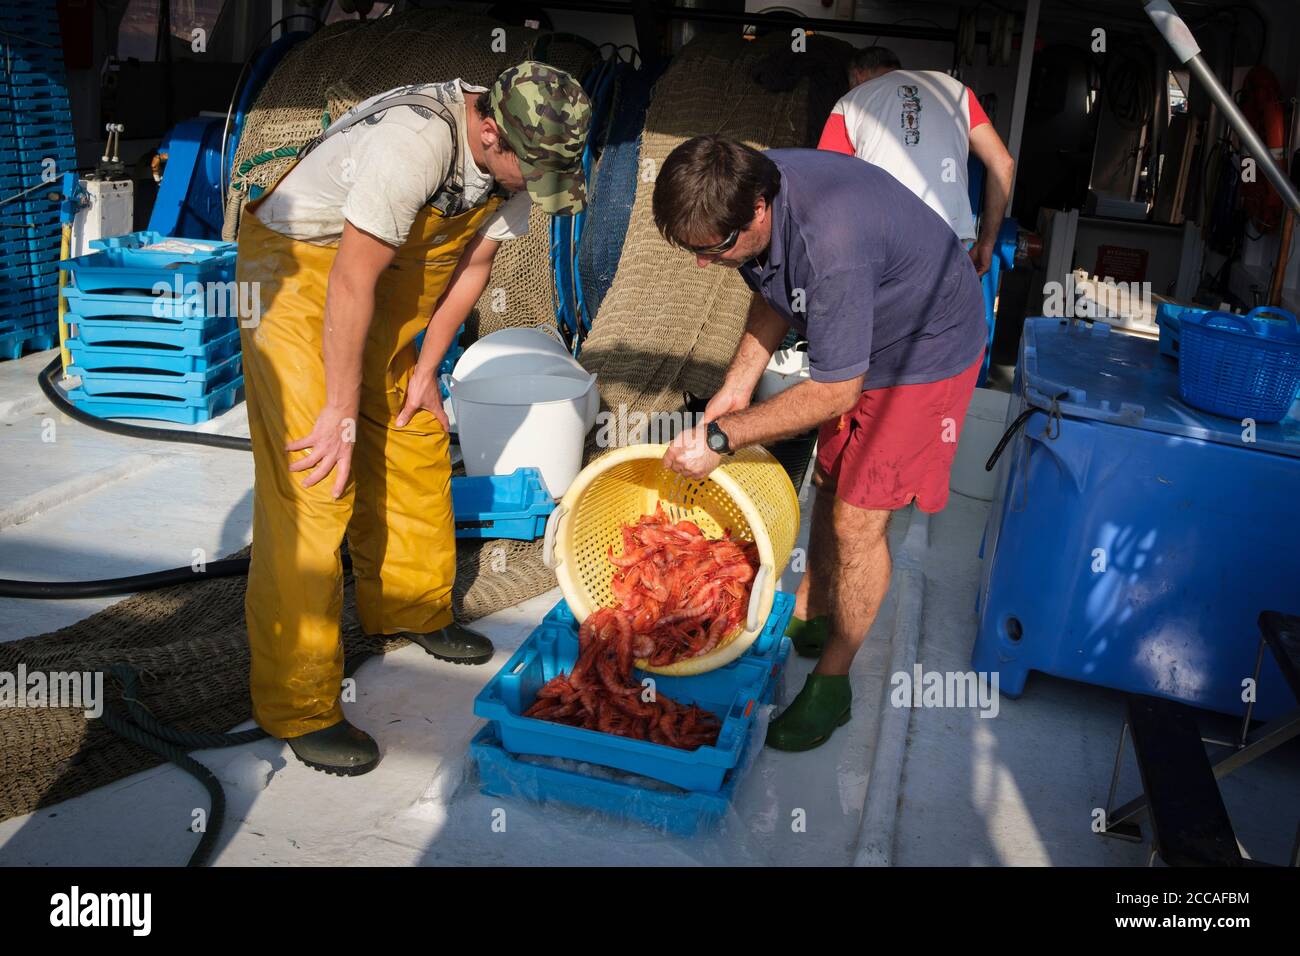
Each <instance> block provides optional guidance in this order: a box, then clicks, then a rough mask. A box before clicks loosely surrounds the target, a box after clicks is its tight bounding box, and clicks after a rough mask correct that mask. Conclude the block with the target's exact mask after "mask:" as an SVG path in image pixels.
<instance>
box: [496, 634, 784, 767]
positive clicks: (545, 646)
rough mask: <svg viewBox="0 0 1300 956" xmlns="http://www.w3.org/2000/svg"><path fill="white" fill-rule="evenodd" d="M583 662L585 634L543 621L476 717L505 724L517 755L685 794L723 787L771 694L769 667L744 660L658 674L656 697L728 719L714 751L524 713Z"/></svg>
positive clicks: (506, 741) (505, 738)
mask: <svg viewBox="0 0 1300 956" xmlns="http://www.w3.org/2000/svg"><path fill="white" fill-rule="evenodd" d="M577 657H578V636H577V634H576V633H574V631H573V630H571V629H570V628H567V627H560V626H557V625H555V624H551V623H546V622H543V623H542V624H541V625H540V626H539V627H538V628H537V629H536V630H535V631H533V633H532V634H531V635H529V637H528V639H527V640H525V641H524V643H523V645H522V646H520V648H519V649H518V650H517V651H515V653H514V654H512V655H511V657H510V660H508V661H507V662H506V664H505V666H504V667H503V668H501V670H500V671H498V672H497V674H496V675H495V676H494V677H493V678H492V680H490V681H489V682H488V684H487V686H486V687H484V688H483V690H482V691H480V692H479V694H478V696H477V697H476V698H475V699H474V713H475V714H476V715H478V716H479V717H482V718H484V719H486V720H491V721H494V722H495V723H496V724H497V727H498V729H499V733H500V735H501V742H502V744H503V746H504V747H505V748H506V750H508V751H510V752H511V753H514V754H536V755H539V756H546V757H567V758H569V759H572V760H582V761H585V762H587V763H594V764H600V765H601V766H604V767H613V768H614V769H616V770H624V771H627V772H628V773H636V774H640V775H642V776H645V777H651V778H653V779H655V780H662V781H664V782H665V783H671V784H673V785H674V786H678V787H681V788H682V789H684V790H713V791H716V790H718V789H720V788H721V787H722V784H723V781H724V779H725V778H726V775H727V772H728V771H729V770H731V769H732V768H734V767H735V766H736V765H737V763H738V762H739V760H740V754H741V751H742V749H743V748H744V746H745V743H746V741H747V740H748V737H749V732H750V730H751V728H752V726H753V722H754V712H755V709H756V708H757V707H758V706H759V705H760V703H761V701H762V698H763V695H764V694H765V693H767V691H768V685H769V683H770V681H769V673H768V668H767V667H766V666H765V665H764V664H763V663H761V662H757V661H737V662H734V663H735V664H736V665H738V666H735V667H725V668H719V669H718V670H714V671H709V672H708V673H705V674H698V675H696V676H694V677H666V676H663V675H657V674H656V675H649V674H642V673H641V672H640V671H635V672H634V676H635V677H636V678H637V679H641V678H643V677H652V678H653V679H654V681H655V691H656V693H659V694H663V695H664V696H667V697H670V698H672V700H674V701H675V702H677V703H679V704H697V705H698V706H700V707H702V708H703V709H705V710H708V711H711V712H712V713H713V714H715V715H716V716H717V717H718V718H719V719H720V720H721V721H722V728H721V730H720V731H719V734H718V741H717V743H716V744H715V745H714V746H712V747H699V748H696V749H695V750H681V749H678V748H676V747H669V746H666V745H663V744H655V743H650V742H649V741H645V740H633V739H631V738H628V737H620V736H617V735H615V734H605V733H600V732H599V731H595V730H585V729H582V728H579V727H569V726H566V725H564V724H557V723H552V722H550V721H546V720H538V719H535V718H532V717H524V716H522V714H523V712H524V711H525V710H527V709H528V708H529V707H530V706H531V705H532V703H533V701H534V700H535V699H536V697H537V691H538V690H540V689H541V687H542V685H543V684H545V683H546V682H547V681H548V680H550V679H551V678H552V677H555V676H556V675H558V674H561V673H568V672H569V670H571V669H572V667H573V665H574V663H575V662H576V660H577Z"/></svg>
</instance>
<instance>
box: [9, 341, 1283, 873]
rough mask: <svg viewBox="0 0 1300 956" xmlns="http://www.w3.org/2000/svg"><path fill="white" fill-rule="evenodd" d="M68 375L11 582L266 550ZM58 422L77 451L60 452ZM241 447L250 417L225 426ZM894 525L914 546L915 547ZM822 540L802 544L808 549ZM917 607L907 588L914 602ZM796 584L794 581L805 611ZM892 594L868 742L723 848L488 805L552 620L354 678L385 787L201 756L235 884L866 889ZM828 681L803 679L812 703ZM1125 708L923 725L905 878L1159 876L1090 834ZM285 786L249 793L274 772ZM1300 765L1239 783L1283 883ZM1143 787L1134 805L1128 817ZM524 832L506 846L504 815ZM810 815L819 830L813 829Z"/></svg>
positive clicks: (941, 570) (1062, 694)
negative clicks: (761, 880) (827, 885)
mask: <svg viewBox="0 0 1300 956" xmlns="http://www.w3.org/2000/svg"><path fill="white" fill-rule="evenodd" d="M50 354H52V353H47V354H44V355H39V356H29V357H26V358H24V359H22V360H20V361H18V362H9V363H0V448H3V454H0V481H2V482H3V487H4V488H5V490H6V494H5V497H4V500H3V501H2V502H0V577H10V578H26V579H79V578H97V577H109V576H117V575H122V574H130V573H137V572H142V571H148V570H153V569H158V568H163V567H172V566H176V565H180V564H187V563H189V562H190V561H191V560H192V558H193V550H194V549H196V548H199V549H203V551H204V553H205V554H206V555H207V556H208V557H209V558H216V557H220V556H222V555H224V554H227V553H229V552H232V551H235V550H237V549H238V548H240V547H242V546H243V545H244V544H246V543H247V542H248V540H249V523H250V490H251V482H252V466H251V465H252V463H251V459H250V456H248V455H247V454H246V453H242V452H235V451H224V450H218V449H206V448H200V447H197V446H186V445H163V444H157V443H150V442H142V441H138V440H135V439H128V438H119V437H115V436H110V435H106V434H103V433H100V432H96V431H94V430H92V429H88V428H85V427H83V426H81V425H78V424H76V423H75V422H72V421H69V420H67V419H65V418H63V417H62V416H61V415H58V414H57V413H53V412H52V410H51V409H50V408H49V406H48V403H47V402H46V401H45V399H44V397H43V396H41V395H40V393H39V392H38V391H37V389H36V387H35V383H34V378H35V375H36V372H37V370H38V369H39V368H40V367H41V366H43V365H44V364H45V362H47V361H48V359H49V357H50ZM47 419H52V420H53V421H54V423H55V429H56V431H55V435H56V440H55V441H54V442H52V443H51V442H46V441H42V429H43V427H45V423H46V420H47ZM213 425H214V427H215V429H216V430H219V431H223V432H230V433H238V432H240V430H241V429H242V428H243V427H244V423H243V410H242V407H241V408H240V409H237V410H236V411H235V412H233V413H231V414H230V415H227V416H225V417H224V418H223V419H222V420H220V421H218V422H216V423H213ZM986 512H987V505H986V504H984V503H983V502H978V501H974V500H972V499H968V498H963V497H961V496H958V495H953V497H952V499H951V502H950V504H949V506H948V508H947V510H945V511H944V512H943V513H941V514H939V515H936V516H933V517H932V518H931V519H930V521H929V545H928V548H926V549H925V550H924V553H923V555H921V562H922V567H923V570H924V575H925V584H924V605H923V611H922V616H921V624H920V627H921V633H920V649H919V657H918V663H920V664H921V666H922V667H923V668H925V669H927V670H957V671H964V670H966V669H968V668H969V655H970V648H971V644H972V642H973V640H974V633H975V620H974V612H973V608H974V600H975V589H976V582H977V579H978V564H979V562H978V557H977V549H978V546H979V540H980V534H981V532H982V529H983V523H984V519H985V515H986ZM907 526H908V522H907V521H896V522H895V527H894V528H893V529H892V532H891V534H892V536H893V538H894V541H895V544H898V543H899V542H901V540H902V537H903V535H904V534H905V532H906V531H907ZM805 535H806V532H805ZM896 581H897V578H896ZM796 583H797V576H796V575H792V574H787V575H786V577H785V578H784V579H783V581H782V586H783V587H784V588H786V589H793V587H794V585H795V584H796ZM896 592H897V589H896V590H895V591H891V595H890V598H889V599H888V600H887V601H886V604H885V607H884V608H883V609H882V612H881V615H880V618H879V620H878V622H877V625H876V627H875V629H874V630H873V632H872V634H871V636H870V637H869V639H868V644H867V647H866V648H865V649H864V651H863V653H862V654H861V655H860V656H859V659H858V661H857V663H856V664H855V669H854V675H853V684H854V693H855V699H854V716H853V720H852V721H851V722H850V724H849V725H847V726H846V727H845V728H843V729H841V730H839V731H837V732H836V734H835V736H834V737H833V738H832V740H831V741H830V742H829V743H828V744H827V745H825V746H823V747H822V748H820V749H818V750H815V751H812V752H810V753H807V754H783V753H777V752H774V751H770V750H766V749H764V750H762V751H760V752H759V753H758V755H757V757H756V759H755V761H754V764H753V766H752V767H751V768H750V771H749V772H748V774H747V775H746V776H745V778H744V780H743V781H742V784H741V786H740V788H739V792H738V794H737V798H736V801H735V809H734V811H733V812H732V814H731V815H730V816H729V817H728V819H727V820H726V821H725V823H724V825H723V826H722V827H721V828H720V829H719V830H718V831H717V832H716V833H713V834H711V835H709V836H707V837H697V838H695V839H692V840H686V839H679V838H675V837H669V836H664V835H662V834H660V833H658V832H654V831H650V830H648V829H646V828H643V827H640V826H637V825H623V824H617V823H613V822H610V821H609V820H608V819H607V818H605V817H602V816H600V815H597V814H592V813H584V812H578V811H574V810H569V809H565V808H561V807H556V806H553V805H552V806H545V807H538V806H533V805H529V804H527V803H524V802H521V801H504V800H501V799H498V798H494V797H487V796H484V795H482V794H480V793H479V792H478V789H477V783H476V779H475V771H474V769H473V765H472V762H471V761H470V760H469V758H468V752H467V747H468V743H469V741H470V739H471V737H472V736H473V735H474V734H475V733H476V732H477V730H478V729H479V727H480V726H481V721H480V720H479V719H478V718H476V717H475V716H474V715H473V709H472V707H473V698H474V695H475V694H476V693H477V692H478V690H479V689H480V688H481V687H482V685H483V684H484V683H485V682H486V681H487V679H488V678H489V677H490V676H491V674H492V673H494V672H495V670H496V668H498V667H499V666H500V665H501V664H502V663H504V661H505V660H506V658H507V657H508V656H509V655H510V653H511V652H512V651H513V650H514V649H515V648H517V647H518V646H519V644H520V643H521V642H522V640H523V639H524V638H525V637H526V635H527V634H528V632H529V631H530V630H531V629H532V627H534V626H535V624H536V623H537V621H538V620H539V619H540V617H541V616H542V614H544V613H545V611H546V610H547V609H548V608H549V607H550V606H551V605H552V604H553V603H554V602H555V601H557V600H558V599H559V593H558V590H556V591H552V592H549V593H547V594H544V595H540V596H539V597H537V598H534V599H532V600H531V601H528V602H525V603H523V604H521V605H518V606H517V607H514V608H510V609H507V610H505V611H502V612H500V613H498V614H495V615H493V616H492V617H490V618H487V619H485V620H483V621H481V622H480V624H479V625H478V626H479V627H481V628H482V629H483V630H484V631H485V632H486V633H488V634H489V635H490V636H491V637H492V639H493V640H494V641H495V643H496V646H497V651H498V653H497V656H496V658H495V659H494V660H493V661H492V662H491V663H490V664H488V665H486V666H484V667H477V668H466V667H457V666H453V665H449V664H443V663H440V662H438V661H435V660H434V659H432V658H430V657H428V656H427V655H425V654H424V653H423V651H421V650H419V649H418V648H415V647H407V648H404V649H403V650H401V651H398V652H395V653H393V654H389V655H387V656H385V657H383V658H381V659H375V660H372V661H370V662H368V663H366V664H365V665H363V666H362V668H361V669H360V670H359V671H358V673H357V675H356V676H357V682H358V701H357V703H356V704H354V705H349V707H348V713H349V717H350V719H352V720H353V721H354V722H355V723H357V724H358V725H359V726H362V727H364V728H366V729H367V730H369V731H370V732H371V733H372V734H374V735H375V736H376V738H377V739H378V740H379V742H380V746H381V748H382V749H383V752H384V759H383V762H382V763H381V764H380V766H379V768H378V769H377V770H376V771H375V772H373V773H371V774H368V775H366V776H364V777H359V778H355V779H338V778H335V777H328V776H325V775H323V774H319V773H315V772H313V771H311V770H309V769H307V768H306V767H304V766H303V765H301V764H299V763H297V762H296V761H295V760H293V758H292V756H291V755H288V753H287V748H285V747H284V746H283V745H281V744H280V743H278V742H276V741H263V742H261V743H259V744H255V745H252V746H249V747H245V748H236V749H230V750H222V751H205V752H200V753H198V754H197V755H196V756H197V757H198V759H199V760H201V761H202V762H204V763H206V764H207V765H209V766H210V767H212V768H214V770H216V771H217V773H218V775H219V776H222V777H223V778H228V779H229V782H228V783H227V787H226V790H227V800H228V804H229V806H228V811H227V820H226V826H225V828H224V830H223V832H222V834H221V838H220V843H219V849H218V851H217V854H216V863H217V864H218V865H231V864H233V865H241V864H286V863H288V864H379V865H390V864H391V865H410V864H444V863H457V864H480V863H487V864H520V865H552V864H553V863H554V862H555V860H556V859H557V858H562V859H563V860H564V861H565V862H566V863H571V864H582V863H589V864H639V865H645V864H692V863H702V864H720V863H753V864H831V865H835V864H847V863H850V862H852V861H853V859H854V855H855V852H856V850H857V849H858V834H859V827H860V825H861V821H862V815H863V807H864V803H865V801H866V799H867V794H868V788H869V785H870V783H871V781H870V779H869V777H870V768H871V767H872V760H873V757H874V754H875V751H876V748H877V745H878V743H879V741H878V729H879V727H880V724H881V721H880V715H881V709H880V704H881V693H882V690H884V689H887V682H888V673H889V667H890V661H891V650H892V648H891V643H890V642H891V635H892V634H893V633H894V623H895V612H896V609H897V607H898V606H899V603H900V602H899V598H898V594H897V593H896ZM113 600H115V599H111V598H110V599H102V600H87V601H78V602H61V601H60V602H36V601H10V600H0V640H13V639H16V638H19V637H23V636H26V635H29V634H38V633H43V632H45V631H49V630H52V629H54V628H57V627H60V626H63V625H65V624H68V623H70V622H72V621H75V620H78V619H80V618H82V617H84V616H86V615H87V614H90V613H92V612H93V611H95V610H97V609H99V608H101V607H103V606H106V605H107V604H109V603H111V602H112V601H113ZM809 669H810V664H809V663H808V662H806V661H803V660H800V659H798V658H794V659H792V662H791V665H790V667H789V668H788V672H787V681H786V683H787V685H788V687H789V689H790V691H791V694H792V693H793V691H797V689H798V688H799V687H800V686H801V685H802V682H803V676H804V675H805V674H806V673H807V671H808V670H809ZM1120 713H1121V710H1120V698H1119V695H1116V694H1112V693H1110V692H1108V691H1105V690H1101V689H1098V688H1093V687H1088V686H1084V685H1080V684H1074V683H1070V682H1066V681H1059V680H1054V679H1051V678H1047V677H1042V676H1039V675H1035V676H1033V677H1031V679H1030V683H1029V686H1028V688H1027V690H1026V693H1025V696H1024V697H1023V698H1022V699H1020V700H1018V701H1012V700H1008V699H1005V698H1004V699H1002V700H1001V702H1000V712H999V714H998V716H997V717H996V718H995V719H982V718H980V717H979V716H978V714H977V712H976V711H973V710H954V709H947V710H923V709H918V710H913V711H911V713H910V716H909V722H908V723H907V741H906V750H905V752H904V759H903V769H902V783H901V790H900V792H899V798H898V800H897V814H896V818H895V819H894V820H893V821H892V824H893V827H894V836H893V841H892V858H893V861H894V862H896V863H899V864H905V865H925V864H930V865H954V864H955V865H966V864H974V865H983V864H1046V865H1095V864H1120V865H1128V864H1140V863H1144V862H1145V860H1146V851H1145V849H1144V848H1142V847H1139V846H1136V845H1133V844H1126V843H1120V842H1116V841H1111V840H1105V839H1102V838H1100V837H1098V836H1096V835H1095V834H1093V833H1092V832H1091V828H1090V827H1091V811H1092V808H1094V807H1098V806H1101V805H1103V804H1104V801H1105V797H1106V789H1107V786H1108V782H1109V777H1110V771H1111V766H1112V761H1113V759H1114V748H1115V743H1116V740H1117V737H1118V733H1119V727H1120ZM251 755H255V756H256V757H257V758H258V759H261V760H265V761H266V762H267V763H268V764H269V768H270V770H271V771H272V774H271V777H270V783H269V785H267V786H265V787H264V788H262V787H260V786H258V785H255V784H250V783H249V780H248V778H249V777H250V776H251V774H249V773H248V772H247V770H248V769H249V766H250V764H253V763H254V762H255V761H254V760H253V756H251ZM1296 757H1297V748H1296V747H1289V748H1284V750H1283V751H1282V752H1278V753H1275V754H1273V755H1271V757H1269V758H1265V759H1264V760H1261V761H1259V762H1258V763H1256V764H1253V765H1251V766H1250V767H1248V768H1246V769H1245V770H1243V771H1241V772H1240V773H1239V774H1237V775H1235V776H1234V777H1231V778H1229V779H1228V780H1226V781H1225V782H1224V787H1223V789H1224V793H1225V798H1226V799H1227V801H1228V805H1229V810H1230V811H1232V812H1233V815H1234V823H1235V824H1236V825H1237V829H1238V834H1239V836H1240V838H1241V840H1242V843H1243V844H1244V845H1245V847H1246V848H1247V850H1248V851H1249V852H1250V853H1251V854H1252V855H1254V856H1257V857H1258V858H1262V859H1271V860H1281V859H1283V858H1284V857H1285V855H1286V853H1287V852H1288V850H1289V847H1290V843H1291V839H1292V837H1293V835H1294V830H1295V825H1296V821H1295V809H1294V799H1293V795H1294V794H1295V793H1296V792H1298V791H1300V770H1298V768H1297V763H1300V761H1297V759H1296ZM1134 780H1135V773H1134V772H1133V769H1132V766H1131V761H1130V766H1129V767H1128V768H1127V770H1126V775H1125V778H1124V784H1123V785H1122V786H1121V793H1120V799H1121V800H1123V799H1126V798H1127V797H1128V796H1130V795H1131V792H1132V788H1133V781H1134ZM206 803H207V797H206V794H205V793H204V792H203V791H202V789H201V788H200V787H199V786H198V785H197V783H195V782H194V781H193V780H192V779H191V778H190V777H188V776H187V775H185V774H183V773H182V772H180V771H179V770H177V769H175V768H173V767H171V766H162V767H159V768H156V769H154V770H151V771H146V772H143V773H139V774H136V775H134V776H132V777H129V778H126V779H124V780H122V781H119V782H117V783H115V784H113V785H111V786H108V787H104V788H102V789H100V790H97V791H95V792H93V793H89V794H86V795H83V796H81V797H78V798H76V799H73V800H68V801H65V802H64V803H62V804H59V805H58V806H55V807H51V808H47V809H43V810H41V811H39V812H37V813H35V814H32V815H30V816H28V817H25V818H19V819H14V820H9V821H5V822H3V823H0V863H3V864H6V865H61V864H62V865H87V864H95V865H128V864H162V865H175V864H181V863H183V862H184V861H185V860H186V859H187V858H188V856H189V853H190V851H191V849H192V846H193V842H194V839H195V837H194V836H193V835H192V834H190V833H188V832H187V829H188V827H189V824H190V819H191V812H192V810H193V809H194V808H196V807H203V806H206ZM498 808H501V809H504V810H505V821H506V827H505V832H497V831H498V830H499V829H500V827H499V826H497V827H495V828H494V826H493V822H494V820H499V819H500V815H499V814H494V811H496V810H497V809H498ZM798 810H802V811H803V815H802V817H803V819H806V829H805V830H803V831H802V832H796V829H795V828H793V827H792V821H793V820H794V819H795V814H796V811H798Z"/></svg>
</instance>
